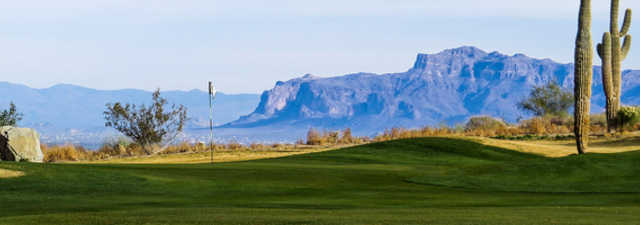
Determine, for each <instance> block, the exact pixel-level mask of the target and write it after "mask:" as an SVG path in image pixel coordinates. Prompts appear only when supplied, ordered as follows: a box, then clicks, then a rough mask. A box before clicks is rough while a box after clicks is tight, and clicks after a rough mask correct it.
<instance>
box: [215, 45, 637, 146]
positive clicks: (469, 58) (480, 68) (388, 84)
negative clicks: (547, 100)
mask: <svg viewBox="0 0 640 225" xmlns="http://www.w3.org/2000/svg"><path fill="white" fill-rule="evenodd" d="M573 70H574V67H573V64H561V63H557V62H554V61H552V60H550V59H535V58H531V57H528V56H526V55H524V54H515V55H512V56H509V55H505V54H501V53H499V52H490V53H489V52H485V51H483V50H481V49H478V48H475V47H468V46H466V47H460V48H455V49H448V50H445V51H442V52H440V53H437V54H418V56H417V59H416V61H415V63H414V64H413V67H411V68H410V69H409V70H408V71H406V72H401V73H391V74H382V75H378V74H372V73H356V74H350V75H346V76H340V77H331V78H320V77H314V76H313V75H305V76H303V77H301V78H296V79H292V80H289V81H286V82H277V84H276V86H275V87H274V88H273V89H271V90H268V91H265V92H264V93H263V94H262V96H261V98H260V104H259V105H258V107H257V108H256V110H255V111H254V112H253V113H251V114H250V115H248V116H244V117H242V118H240V119H239V120H237V121H234V122H231V123H229V124H226V125H225V127H235V128H259V127H287V126H288V127H318V128H321V129H322V128H325V129H340V128H345V127H351V128H352V129H354V131H356V132H358V133H360V134H367V133H372V132H379V131H381V130H384V129H385V128H391V127H407V128H412V127H421V126H425V125H430V126H437V125H439V124H443V123H444V124H449V125H452V124H456V123H462V122H465V121H466V120H467V119H468V118H469V117H471V116H475V115H489V116H494V117H500V118H503V119H504V120H506V121H508V122H515V121H517V120H518V119H520V118H527V117H529V116H531V115H528V114H526V113H524V112H522V111H521V110H519V109H518V108H517V106H516V105H517V103H518V102H519V101H521V100H523V99H524V98H526V97H527V96H528V95H529V93H530V91H531V90H532V89H533V88H534V87H535V86H540V85H544V84H547V83H548V82H552V81H553V82H556V83H558V84H559V85H561V86H562V87H564V88H566V89H567V90H573V89H572V88H573ZM593 80H594V83H593V98H592V101H593V106H592V112H602V111H603V108H604V105H605V99H604V93H603V90H602V79H601V71H600V68H599V67H594V79H593ZM623 83H624V85H623V98H622V102H623V103H624V104H639V103H640V99H638V96H639V95H640V71H638V70H626V71H624V72H623Z"/></svg>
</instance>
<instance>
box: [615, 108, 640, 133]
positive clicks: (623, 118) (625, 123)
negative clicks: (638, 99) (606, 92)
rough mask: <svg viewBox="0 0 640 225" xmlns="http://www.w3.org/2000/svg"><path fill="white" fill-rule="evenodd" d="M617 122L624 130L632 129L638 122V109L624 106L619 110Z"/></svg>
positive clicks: (639, 118)
mask: <svg viewBox="0 0 640 225" xmlns="http://www.w3.org/2000/svg"><path fill="white" fill-rule="evenodd" d="M618 120H619V121H618V122H619V123H620V124H621V125H622V127H623V128H624V129H627V130H629V129H633V128H634V127H635V126H636V125H637V124H638V123H639V122H640V107H635V106H625V107H622V108H620V111H618Z"/></svg>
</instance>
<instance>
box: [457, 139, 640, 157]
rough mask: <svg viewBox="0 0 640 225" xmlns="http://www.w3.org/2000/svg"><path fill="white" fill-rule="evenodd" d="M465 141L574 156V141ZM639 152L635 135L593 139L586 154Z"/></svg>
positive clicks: (546, 153)
mask: <svg viewBox="0 0 640 225" xmlns="http://www.w3.org/2000/svg"><path fill="white" fill-rule="evenodd" d="M465 139H468V140H472V141H476V142H479V143H482V144H485V145H489V146H495V147H500V148H505V149H511V150H516V151H521V152H527V153H533V154H539V155H544V156H548V157H564V156H568V155H571V154H576V153H577V150H576V145H575V141H574V140H566V141H546V140H541V141H512V140H498V139H492V138H484V137H467V138H465ZM637 150H640V136H638V135H637V134H632V135H625V136H621V137H599V138H593V139H592V140H591V143H590V144H589V148H588V149H587V152H588V153H618V152H628V151H637Z"/></svg>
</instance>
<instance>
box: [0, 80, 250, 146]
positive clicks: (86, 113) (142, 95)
mask: <svg viewBox="0 0 640 225" xmlns="http://www.w3.org/2000/svg"><path fill="white" fill-rule="evenodd" d="M151 94H152V93H151V92H149V91H144V90H135V89H125V90H95V89H90V88H85V87H80V86H75V85H68V84H60V85H55V86H53V87H50V88H44V89H36V88H30V87H27V86H24V85H19V84H12V83H7V82H0V96H2V98H0V109H4V108H7V107H8V106H9V103H10V102H14V103H15V104H16V107H17V108H18V110H19V111H20V112H21V113H23V114H24V116H23V117H24V119H23V120H22V121H20V123H19V125H20V126H23V127H32V128H35V129H36V130H38V131H39V132H40V133H41V134H42V136H43V139H45V140H44V142H54V143H59V142H73V143H82V144H88V145H92V144H98V143H101V142H103V141H104V136H109V135H114V134H115V131H114V130H111V129H107V128H105V126H104V123H105V121H104V117H103V112H104V110H105V105H106V104H107V103H114V102H122V103H132V104H137V105H140V104H147V105H149V104H150V103H151ZM208 95H209V94H208V93H207V92H204V91H200V90H192V91H161V96H162V97H164V98H167V100H168V101H169V103H176V104H182V105H184V106H185V107H186V108H187V110H188V111H187V114H188V116H189V118H190V120H189V121H188V124H187V128H188V130H198V129H201V128H203V127H208V126H209V102H208ZM258 100H259V95H256V94H238V95H229V94H224V93H218V95H217V97H216V99H215V107H214V115H215V117H214V121H215V123H216V124H217V125H221V124H225V123H228V122H230V121H233V120H236V119H237V118H238V117H240V116H242V115H246V114H248V113H250V112H251V111H252V110H254V109H255V107H256V105H257V104H258ZM207 130H208V129H207ZM92 142H96V143H92Z"/></svg>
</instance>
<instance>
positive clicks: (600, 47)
mask: <svg viewBox="0 0 640 225" xmlns="http://www.w3.org/2000/svg"><path fill="white" fill-rule="evenodd" d="M596 50H598V55H599V56H600V58H604V55H603V54H604V52H603V50H602V43H600V44H598V46H596Z"/></svg>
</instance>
